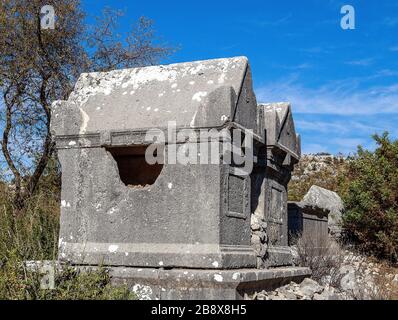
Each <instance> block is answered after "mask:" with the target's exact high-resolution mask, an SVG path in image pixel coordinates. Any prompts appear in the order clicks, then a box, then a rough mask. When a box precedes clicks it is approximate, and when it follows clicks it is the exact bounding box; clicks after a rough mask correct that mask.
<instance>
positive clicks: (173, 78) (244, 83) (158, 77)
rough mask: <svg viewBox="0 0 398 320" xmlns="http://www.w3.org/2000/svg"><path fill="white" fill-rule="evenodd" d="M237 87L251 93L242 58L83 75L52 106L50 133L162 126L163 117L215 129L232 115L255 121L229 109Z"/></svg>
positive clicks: (234, 102) (235, 99)
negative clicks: (71, 88)
mask: <svg viewBox="0 0 398 320" xmlns="http://www.w3.org/2000/svg"><path fill="white" fill-rule="evenodd" d="M247 74H249V76H247ZM243 87H244V88H245V90H243V91H245V92H244V94H245V96H249V95H250V96H253V97H254V93H253V91H252V84H251V77H250V69H249V65H248V60H247V58H246V57H235V58H226V59H214V60H205V61H195V62H186V63H177V64H170V65H160V66H151V67H143V68H132V69H123V70H114V71H110V72H97V73H83V74H82V75H81V76H80V78H79V80H78V81H77V83H76V86H75V89H74V91H73V92H72V93H71V95H70V97H69V99H68V100H67V101H57V102H55V103H54V104H53V121H52V122H53V123H52V129H53V130H54V131H55V133H56V135H69V134H84V133H90V132H98V131H112V130H134V129H142V128H164V127H166V126H167V122H168V121H176V124H177V127H193V128H199V127H217V126H222V125H223V124H224V123H225V122H227V121H232V120H233V119H234V118H236V119H244V121H241V122H246V124H247V123H250V122H253V123H254V125H255V120H254V121H252V120H251V119H249V118H248V117H246V118H245V117H244V116H243V115H242V112H243V113H245V111H244V109H245V108H246V106H244V107H245V108H243V109H242V108H241V109H242V110H241V111H240V112H241V113H239V112H236V110H235V109H236V108H237V104H238V99H239V97H240V93H241V91H242V88H243ZM246 100H247V99H246ZM251 100H254V101H252V102H250V104H253V103H255V98H254V99H251ZM253 108H254V112H255V110H256V109H255V108H256V105H254V106H253ZM250 109H251V108H250ZM250 112H251V113H253V112H252V110H251V111H250ZM72 113H75V116H73V115H72ZM237 122H239V120H237ZM241 124H243V125H244V126H245V123H241ZM253 129H255V128H253Z"/></svg>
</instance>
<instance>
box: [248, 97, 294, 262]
mask: <svg viewBox="0 0 398 320" xmlns="http://www.w3.org/2000/svg"><path fill="white" fill-rule="evenodd" d="M259 113H260V114H261V115H262V116H260V117H259V118H260V119H261V118H262V119H263V121H261V122H262V125H263V127H264V128H265V131H266V145H265V146H262V147H261V148H260V151H259V153H260V154H265V155H266V156H265V157H266V163H263V169H262V170H261V173H262V174H263V175H264V177H263V182H262V187H261V195H260V199H259V203H261V204H262V208H261V210H259V211H260V215H261V216H262V218H263V219H264V220H265V222H266V225H267V228H266V234H267V238H268V247H267V255H266V259H265V265H266V266H281V265H290V264H292V255H291V252H290V249H289V247H288V221H287V219H288V208H287V197H288V195H287V185H288V183H289V181H290V178H291V172H292V171H293V167H294V165H295V164H296V163H297V162H298V161H299V159H300V154H301V142H300V136H299V135H297V134H296V131H295V128H294V122H293V116H292V111H291V107H290V104H289V103H269V104H259ZM255 213H256V212H255ZM257 214H258V213H257Z"/></svg>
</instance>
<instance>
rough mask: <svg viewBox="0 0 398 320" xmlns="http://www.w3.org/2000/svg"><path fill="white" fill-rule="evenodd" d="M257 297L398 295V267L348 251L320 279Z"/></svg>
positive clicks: (396, 297)
mask: <svg viewBox="0 0 398 320" xmlns="http://www.w3.org/2000/svg"><path fill="white" fill-rule="evenodd" d="M247 298H248V299H254V300H373V299H383V300H385V299H398V268H394V267H391V266H388V265H386V264H384V263H378V262H373V261H372V260H371V259H369V258H366V257H363V256H361V255H357V254H354V253H352V252H350V251H348V250H345V251H344V259H343V261H342V263H341V265H340V266H338V268H336V270H330V272H329V274H325V275H324V276H323V277H322V278H321V279H320V280H319V281H315V280H314V279H310V278H306V279H304V280H303V282H301V283H300V284H297V283H294V282H291V283H289V284H287V285H285V286H282V287H279V288H277V289H276V290H274V291H261V292H256V293H255V294H254V295H252V296H250V297H247Z"/></svg>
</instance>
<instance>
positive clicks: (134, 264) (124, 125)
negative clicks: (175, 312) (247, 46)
mask: <svg viewBox="0 0 398 320" xmlns="http://www.w3.org/2000/svg"><path fill="white" fill-rule="evenodd" d="M292 121H293V120H292V116H291V110H290V106H288V105H280V104H276V105H257V102H256V97H255V95H254V93H253V89H252V79H251V71H250V67H249V64H248V61H247V59H246V58H245V57H236V58H229V59H216V60H207V61H197V62H190V63H179V64H172V65H167V66H152V67H144V68H134V69H124V70H115V71H110V72H106V73H89V74H82V75H81V76H80V78H79V80H78V82H77V84H76V86H75V89H74V91H73V92H72V94H71V95H70V97H69V99H68V100H67V101H57V102H55V103H54V104H53V110H52V120H51V130H52V132H53V137H54V139H55V142H56V147H57V152H58V157H59V160H60V162H61V166H62V195H61V198H62V200H61V227H60V238H59V260H60V262H68V263H71V264H74V265H83V266H84V265H98V264H104V265H108V266H111V267H112V268H113V269H112V270H113V271H114V277H115V279H124V280H125V279H128V281H129V283H130V284H131V286H132V287H133V288H135V286H136V285H140V286H141V285H143V286H144V287H145V286H147V287H149V288H150V292H151V297H155V298H162V297H163V298H166V299H169V298H228V299H230V298H231V299H234V298H236V297H242V294H243V293H242V292H243V291H245V290H246V289H244V288H248V290H254V289H255V287H256V286H257V287H264V284H265V283H266V282H267V283H269V282H270V281H271V280H272V279H274V280H275V279H278V280H277V282H278V283H281V282H283V281H290V280H291V279H293V278H294V277H303V276H304V275H306V274H308V270H307V269H305V268H304V269H303V268H301V269H300V268H298V269H297V268H296V269H294V268H291V269H289V270H287V271H286V270H282V271H280V272H279V271H278V270H276V271H272V272H268V271H267V272H266V270H265V269H262V270H258V268H262V267H264V266H281V265H288V264H289V262H290V260H289V257H290V255H289V254H288V252H287V251H288V248H287V220H286V219H287V195H286V188H287V182H288V181H289V179H290V171H291V170H292V167H293V164H294V163H295V162H296V161H297V159H298V157H299V154H300V142H299V140H298V138H297V137H296V134H295V131H294V125H293V122H292ZM268 244H269V245H268ZM267 261H270V263H268V262H267ZM120 268H123V269H120ZM126 268H127V269H126ZM255 268H257V271H256V272H257V273H253V271H250V270H254V269H255ZM170 269H173V270H175V271H174V272H171V271H169V270H170ZM181 270H190V271H189V272H188V271H181ZM192 270H196V271H195V272H194V271H192ZM220 270H224V271H223V273H222V274H221V273H220V272H219V271H220ZM239 270H240V271H239ZM238 271H239V272H238ZM181 277H182V278H186V279H185V280H184V281H180V280H181V279H182V278H181ZM176 278H178V279H176ZM225 279H229V280H228V281H226V280H225ZM124 280H123V281H124ZM272 281H273V280H272ZM272 281H271V282H272ZM186 283H189V284H188V285H187V284H186ZM183 284H185V287H180V286H181V285H183ZM167 286H168V288H166V289H165V287H167ZM186 286H188V287H186ZM187 288H188V289H187ZM191 289H192V290H193V291H192V290H191ZM148 290H149V289H148ZM186 290H188V291H186ZM238 291H239V292H238Z"/></svg>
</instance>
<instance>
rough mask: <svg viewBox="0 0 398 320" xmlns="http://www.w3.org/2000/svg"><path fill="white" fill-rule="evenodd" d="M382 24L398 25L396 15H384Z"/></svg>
mask: <svg viewBox="0 0 398 320" xmlns="http://www.w3.org/2000/svg"><path fill="white" fill-rule="evenodd" d="M383 24H384V25H386V26H388V27H395V26H397V25H398V17H385V18H384V20H383Z"/></svg>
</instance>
